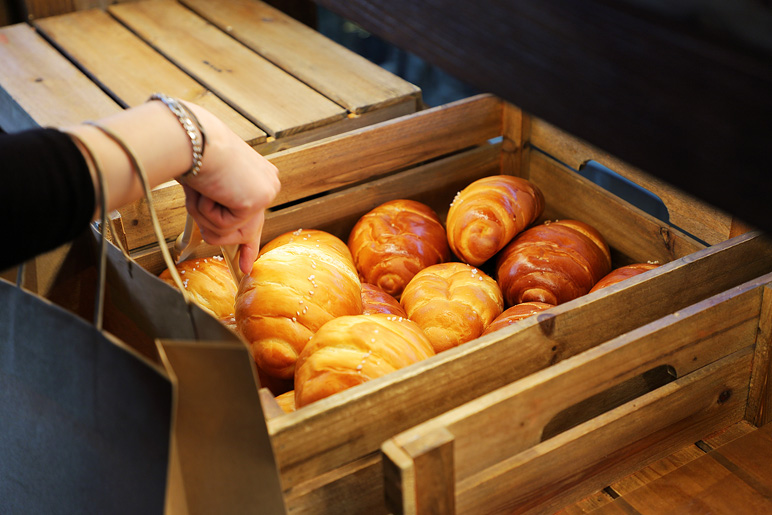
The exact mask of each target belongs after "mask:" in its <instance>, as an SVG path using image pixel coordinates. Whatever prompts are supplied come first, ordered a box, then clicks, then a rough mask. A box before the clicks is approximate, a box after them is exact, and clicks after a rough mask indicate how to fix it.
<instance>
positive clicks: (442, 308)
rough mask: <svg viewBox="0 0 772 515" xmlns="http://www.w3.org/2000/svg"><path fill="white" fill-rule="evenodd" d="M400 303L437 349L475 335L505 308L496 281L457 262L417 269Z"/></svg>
mask: <svg viewBox="0 0 772 515" xmlns="http://www.w3.org/2000/svg"><path fill="white" fill-rule="evenodd" d="M400 303H401V304H402V307H404V308H405V312H406V313H407V316H408V317H409V318H410V320H412V321H414V322H416V323H417V324H418V325H419V326H420V327H421V329H423V330H424V332H425V333H426V336H427V337H428V338H429V341H430V342H431V343H432V347H433V348H434V351H435V352H437V353H439V352H442V351H444V350H447V349H450V348H453V347H456V346H458V345H461V344H462V343H465V342H468V341H470V340H473V339H475V338H477V337H478V336H480V335H481V334H482V332H483V331H484V330H485V328H486V327H488V325H489V324H490V323H491V322H493V320H494V319H495V318H496V317H497V316H498V315H499V314H500V313H501V312H502V310H503V309H504V301H503V299H502V296H501V290H500V289H499V286H498V284H496V281H494V280H493V279H492V278H491V277H490V276H488V275H487V274H485V273H483V272H482V271H480V270H478V269H477V268H475V267H473V266H471V265H467V264H465V263H458V262H448V263H440V264H438V265H433V266H430V267H427V268H424V269H423V270H421V271H420V272H418V273H417V274H416V275H415V277H413V279H412V280H411V281H410V282H409V283H408V285H407V287H406V288H405V291H404V293H403V294H402V299H401V300H400Z"/></svg>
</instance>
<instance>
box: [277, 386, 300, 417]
mask: <svg viewBox="0 0 772 515" xmlns="http://www.w3.org/2000/svg"><path fill="white" fill-rule="evenodd" d="M276 404H278V405H279V407H280V408H281V410H282V411H283V412H284V413H292V412H293V411H295V390H289V391H287V392H284V393H282V394H280V395H277V396H276Z"/></svg>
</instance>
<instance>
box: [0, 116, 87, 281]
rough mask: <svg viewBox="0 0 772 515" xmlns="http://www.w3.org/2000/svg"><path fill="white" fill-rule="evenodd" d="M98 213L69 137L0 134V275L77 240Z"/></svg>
mask: <svg viewBox="0 0 772 515" xmlns="http://www.w3.org/2000/svg"><path fill="white" fill-rule="evenodd" d="M94 208H95V199H94V184H93V182H92V180H91V175H90V173H89V170H88V165H87V164H86V160H85V158H84V157H83V154H82V153H81V152H80V150H79V149H78V147H77V146H76V145H75V143H74V142H73V140H72V139H71V138H70V137H69V136H68V135H67V134H65V133H63V132H60V131H58V130H56V129H32V130H27V131H23V132H18V133H14V134H0V242H2V244H1V245H0V248H2V251H1V252H0V270H5V269H7V268H10V267H12V266H15V265H18V264H20V263H22V262H24V261H26V260H28V259H30V258H32V257H34V256H36V255H38V254H40V253H43V252H46V251H49V250H52V249H54V248H56V247H58V246H60V245H62V244H64V243H66V242H68V241H70V240H71V239H73V238H75V237H76V236H78V235H79V234H80V233H81V232H82V231H83V230H84V229H85V228H86V227H88V224H89V222H90V221H91V218H92V216H93V214H94Z"/></svg>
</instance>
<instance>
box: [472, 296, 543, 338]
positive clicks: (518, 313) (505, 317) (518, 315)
mask: <svg viewBox="0 0 772 515" xmlns="http://www.w3.org/2000/svg"><path fill="white" fill-rule="evenodd" d="M551 307H553V306H552V305H551V304H545V303H543V302H523V303H522V304H516V305H514V306H512V307H510V308H508V309H506V310H504V312H503V313H502V314H500V315H499V316H497V317H496V319H495V320H494V321H493V322H491V325H489V326H488V327H487V328H486V329H485V331H483V334H484V335H485V334H490V333H493V332H495V331H498V330H499V329H504V328H505V327H509V326H510V325H511V324H513V323H515V322H517V321H518V320H523V319H524V318H528V317H529V316H531V315H535V314H536V313H539V312H541V311H544V310H545V309H549V308H551Z"/></svg>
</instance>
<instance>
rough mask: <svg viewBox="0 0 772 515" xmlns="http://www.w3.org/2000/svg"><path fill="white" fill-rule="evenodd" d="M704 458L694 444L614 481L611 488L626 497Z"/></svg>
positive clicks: (703, 454)
mask: <svg viewBox="0 0 772 515" xmlns="http://www.w3.org/2000/svg"><path fill="white" fill-rule="evenodd" d="M702 456H705V451H703V450H702V449H700V448H699V447H697V446H696V445H694V444H692V445H688V446H686V447H684V448H683V449H679V450H677V451H676V452H674V453H673V454H671V455H669V456H665V457H664V458H662V459H659V460H657V461H655V462H654V463H652V464H650V465H648V466H646V467H643V468H642V469H641V470H637V471H635V472H633V473H632V474H630V475H629V476H626V477H624V478H622V479H620V480H619V481H614V482H613V483H612V484H611V486H610V488H611V490H612V491H614V492H615V493H616V494H617V495H618V496H625V495H627V494H629V493H630V492H633V491H635V490H637V489H638V488H640V487H642V486H644V485H646V484H648V483H651V482H652V481H654V480H656V479H658V478H660V477H663V476H665V475H667V474H669V473H671V472H673V471H674V470H676V469H678V468H680V467H683V466H684V465H686V464H687V463H690V462H692V461H694V460H696V459H697V458H701V457H702Z"/></svg>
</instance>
